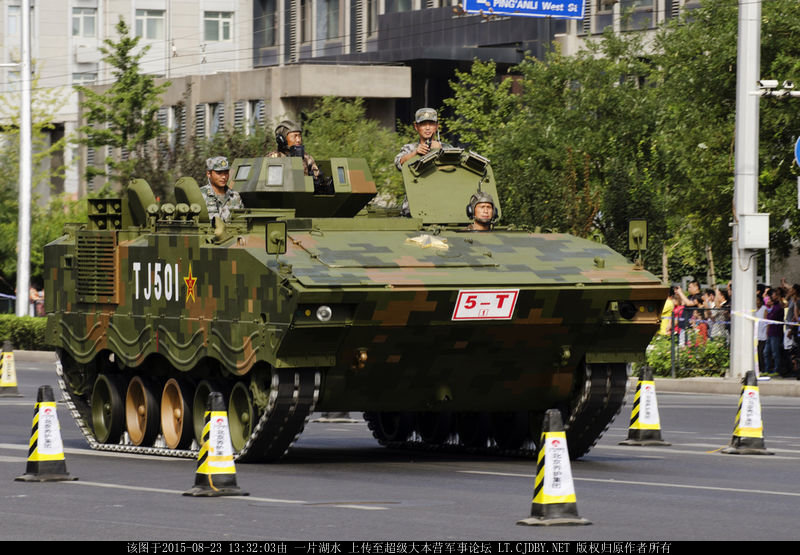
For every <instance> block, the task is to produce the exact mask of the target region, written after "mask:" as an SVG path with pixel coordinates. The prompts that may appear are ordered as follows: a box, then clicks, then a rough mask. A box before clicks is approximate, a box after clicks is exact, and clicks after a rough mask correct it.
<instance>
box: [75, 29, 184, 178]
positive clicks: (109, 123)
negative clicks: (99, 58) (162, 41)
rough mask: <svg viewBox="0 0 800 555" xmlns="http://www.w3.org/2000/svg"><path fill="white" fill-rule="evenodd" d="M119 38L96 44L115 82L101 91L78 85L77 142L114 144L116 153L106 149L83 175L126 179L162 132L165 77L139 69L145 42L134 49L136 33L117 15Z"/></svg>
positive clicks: (93, 146) (143, 158) (103, 145)
mask: <svg viewBox="0 0 800 555" xmlns="http://www.w3.org/2000/svg"><path fill="white" fill-rule="evenodd" d="M116 31H117V34H118V35H119V40H118V41H117V42H114V41H113V40H111V39H105V40H104V41H103V44H104V45H105V46H102V47H100V52H102V54H103V61H104V62H105V63H107V64H109V65H110V66H111V67H112V68H113V70H112V75H113V77H114V82H113V84H112V85H111V86H109V87H108V89H106V90H105V91H104V92H100V93H98V92H95V91H94V90H92V89H90V88H87V87H82V86H78V87H76V89H77V90H78V91H80V93H81V94H82V95H83V99H82V101H81V108H82V109H83V111H84V114H85V121H86V124H85V125H83V126H81V127H80V128H79V133H80V134H81V137H82V138H81V139H80V142H81V143H83V144H85V145H87V146H88V147H91V148H101V147H109V148H110V149H112V151H113V150H118V154H119V157H116V156H114V155H113V154H114V153H113V152H112V153H109V154H108V155H107V156H106V157H105V159H104V164H105V166H106V167H107V168H108V169H109V171H108V173H107V172H106V169H105V168H104V167H99V166H88V167H87V168H86V178H87V179H91V178H93V177H95V176H107V177H110V178H111V179H112V180H114V181H117V182H119V183H127V182H128V181H129V180H130V179H131V177H133V175H134V173H135V168H136V167H137V164H141V163H142V161H143V160H148V155H149V154H150V152H149V150H148V144H149V143H151V142H153V141H155V140H156V139H157V138H158V137H159V135H162V134H163V133H164V128H163V126H162V125H161V124H160V123H159V122H158V119H157V117H156V116H157V114H158V110H159V108H160V107H161V95H162V94H163V93H164V91H165V90H166V89H167V87H169V83H168V82H167V83H162V84H161V85H156V82H155V77H153V76H152V75H146V74H142V73H141V72H140V71H141V68H140V61H141V59H142V58H143V57H144V56H145V54H146V53H147V50H148V48H149V47H147V46H145V47H144V48H141V49H139V50H138V52H137V48H138V44H139V37H132V36H130V28H129V27H128V25H127V24H126V23H125V20H124V19H122V18H120V20H119V22H118V23H117V25H116Z"/></svg>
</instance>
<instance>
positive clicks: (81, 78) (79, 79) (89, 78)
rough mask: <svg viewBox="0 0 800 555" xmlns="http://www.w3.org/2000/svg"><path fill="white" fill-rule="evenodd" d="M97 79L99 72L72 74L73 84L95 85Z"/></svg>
mask: <svg viewBox="0 0 800 555" xmlns="http://www.w3.org/2000/svg"><path fill="white" fill-rule="evenodd" d="M96 81H97V73H92V72H89V71H84V72H81V73H73V74H72V84H73V85H93V84H94V83H95V82H96Z"/></svg>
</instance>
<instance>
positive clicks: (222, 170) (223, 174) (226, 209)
mask: <svg viewBox="0 0 800 555" xmlns="http://www.w3.org/2000/svg"><path fill="white" fill-rule="evenodd" d="M230 169H231V168H230V165H228V159H227V158H225V157H224V156H214V157H213V158H209V159H208V160H206V179H207V180H208V183H207V184H206V185H205V186H203V187H200V192H202V193H203V198H205V199H206V207H207V208H208V217H209V218H211V219H213V218H215V217H216V218H221V219H222V221H223V222H228V221H230V219H231V210H236V209H239V208H244V204H243V203H242V197H240V196H239V193H237V192H236V191H234V190H233V189H231V188H229V187H228V178H229V177H230Z"/></svg>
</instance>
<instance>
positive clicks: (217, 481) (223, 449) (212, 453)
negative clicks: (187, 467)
mask: <svg viewBox="0 0 800 555" xmlns="http://www.w3.org/2000/svg"><path fill="white" fill-rule="evenodd" d="M206 406H207V408H206V413H205V417H204V424H203V445H202V446H201V447H200V452H199V453H198V455H197V472H196V473H195V479H194V487H193V488H192V489H190V490H189V491H185V492H184V493H183V495H191V496H193V497H219V496H222V495H249V494H248V493H245V492H243V491H242V490H241V489H240V488H239V487H238V486H237V485H236V465H235V464H234V462H233V445H232V444H231V435H230V429H229V427H228V413H227V412H226V410H225V401H224V400H223V398H222V394H221V393H219V392H216V391H212V392H211V393H210V394H209V395H208V403H207V405H206Z"/></svg>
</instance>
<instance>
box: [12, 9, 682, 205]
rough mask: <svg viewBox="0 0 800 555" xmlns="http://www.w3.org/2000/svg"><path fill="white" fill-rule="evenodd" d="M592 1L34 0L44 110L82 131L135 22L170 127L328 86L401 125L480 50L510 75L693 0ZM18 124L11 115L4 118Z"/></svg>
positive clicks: (207, 123) (72, 158)
mask: <svg viewBox="0 0 800 555" xmlns="http://www.w3.org/2000/svg"><path fill="white" fill-rule="evenodd" d="M586 1H587V8H586V11H585V15H584V18H583V20H569V21H568V20H551V19H544V18H525V17H496V16H492V17H487V16H486V15H474V14H466V13H464V12H463V10H462V9H461V6H460V4H459V3H458V1H457V0H31V4H32V11H31V25H32V33H31V37H32V58H33V64H34V68H35V84H34V90H33V97H34V103H36V101H37V100H36V99H37V98H41V97H45V96H46V97H47V98H50V99H53V98H55V99H56V100H55V101H52V100H51V101H50V103H49V104H48V105H47V106H43V109H45V111H46V110H47V109H49V110H52V111H53V112H54V113H53V114H52V115H51V116H50V120H51V121H52V122H53V123H54V129H53V130H52V131H51V140H53V141H55V140H58V139H59V138H60V137H63V136H67V137H70V136H73V135H74V133H75V130H76V128H77V126H78V122H79V118H80V114H79V99H78V96H77V94H76V93H75V92H74V89H73V85H92V86H97V87H98V88H99V89H101V88H102V87H103V86H104V85H107V84H108V83H110V82H111V80H112V79H113V76H112V75H111V70H110V68H109V67H107V65H106V64H105V63H104V62H103V61H102V59H101V58H102V54H101V53H100V50H99V48H100V47H101V46H103V41H104V40H106V39H112V40H115V39H116V37H117V34H116V31H115V26H116V24H117V22H118V21H119V19H120V18H124V19H125V21H126V22H127V23H128V25H129V26H130V28H131V31H132V34H134V35H136V36H138V37H140V45H141V46H142V47H145V46H146V47H147V48H148V50H147V52H146V55H145V57H144V58H143V61H142V67H143V70H144V71H145V72H147V73H150V74H153V75H157V76H159V77H162V78H164V79H167V80H169V81H170V82H171V83H173V85H172V86H171V88H170V90H169V91H168V93H167V95H165V99H164V103H165V106H164V108H163V110H162V113H161V117H162V118H163V119H162V122H163V123H164V124H165V125H166V126H167V127H168V128H170V129H171V130H172V133H173V134H177V133H179V129H184V131H183V132H184V133H185V132H186V129H189V130H191V132H194V133H196V134H204V135H208V134H213V133H214V132H216V131H217V130H218V129H220V128H222V127H226V126H233V125H238V124H240V123H241V122H242V121H247V122H248V124H247V125H250V126H252V125H271V124H272V123H273V122H274V121H275V120H276V119H279V118H280V117H282V116H286V115H291V114H293V113H295V112H296V111H297V110H299V109H301V108H303V107H304V106H306V105H308V104H310V103H311V102H312V101H313V99H314V98H317V97H319V96H325V95H338V96H344V97H354V96H362V97H364V98H366V99H367V105H368V108H369V114H370V116H371V117H375V118H378V119H380V120H382V121H383V122H384V123H386V124H387V125H393V123H394V122H395V121H396V119H400V120H402V121H405V122H410V121H411V116H412V114H413V112H414V111H415V110H416V108H418V107H419V106H422V105H431V106H435V107H439V106H441V102H442V100H443V99H444V98H446V97H448V96H450V88H449V84H448V82H449V80H451V79H452V78H453V77H454V72H455V71H456V70H467V69H468V68H469V66H470V65H471V63H472V61H473V60H474V59H481V60H489V59H491V60H494V61H495V62H496V63H497V64H498V67H499V69H500V70H501V71H502V70H505V69H507V68H510V67H512V66H513V65H515V64H518V63H519V62H521V61H522V60H523V58H524V56H525V55H526V54H531V55H534V56H536V57H539V58H541V57H543V56H544V55H545V53H546V51H547V49H548V48H549V47H550V45H551V43H552V42H553V41H556V42H558V43H560V45H561V48H562V50H563V51H564V52H565V53H567V54H569V53H571V52H575V51H577V49H578V48H580V46H581V43H582V42H583V41H584V40H586V38H588V37H592V36H596V35H599V34H601V33H602V32H603V31H604V30H605V29H607V28H609V27H610V28H612V29H614V30H615V31H618V32H625V31H648V30H652V29H654V28H655V27H656V25H658V24H659V23H661V22H663V21H664V20H666V19H668V18H670V17H673V16H674V15H676V14H677V13H678V11H679V10H680V9H681V8H682V7H683V4H684V1H685V0H586ZM0 14H2V16H3V17H4V21H5V23H4V25H3V27H2V29H0V63H2V64H4V65H7V64H13V63H15V62H18V61H19V56H20V51H21V48H20V39H21V33H20V30H21V2H20V0H0ZM626 14H627V15H626ZM19 85H20V80H19V70H18V68H15V67H5V66H4V67H2V68H0V96H2V97H3V100H4V103H5V104H6V105H8V106H13V105H14V102H15V98H17V100H16V102H17V105H18V95H19V92H18V91H19ZM187 87H188V89H187ZM187 90H191V94H190V95H189V96H188V98H189V102H188V103H186V104H185V106H183V107H182V108H180V109H182V110H184V112H185V113H184V114H183V115H181V114H179V112H178V111H179V108H178V106H179V104H181V101H180V99H183V97H185V96H186V91H187ZM45 92H46V93H47V94H45ZM176 99H179V100H176ZM9 123H10V119H9V115H8V114H3V113H2V112H0V125H9ZM98 156H104V153H99V152H88V151H87V150H86V149H85V148H84V149H80V148H78V147H74V146H72V147H69V148H67V149H66V150H65V151H64V152H63V153H61V154H60V155H59V156H57V158H58V159H57V160H53V161H50V162H49V163H50V164H51V166H53V167H56V166H58V165H64V166H65V167H66V168H67V171H66V174H65V176H64V177H63V178H57V179H54V180H53V181H52V183H50V186H49V187H48V186H46V185H45V186H43V187H40V189H39V191H37V192H38V193H39V195H38V196H39V197H40V198H46V197H47V196H48V193H49V191H48V190H47V189H51V190H52V191H54V192H62V191H63V192H68V193H70V194H73V195H79V194H83V193H84V192H85V190H86V189H85V187H86V184H85V183H82V181H83V180H82V178H81V177H80V176H81V175H82V168H83V167H85V164H86V161H87V159H97V157H98Z"/></svg>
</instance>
